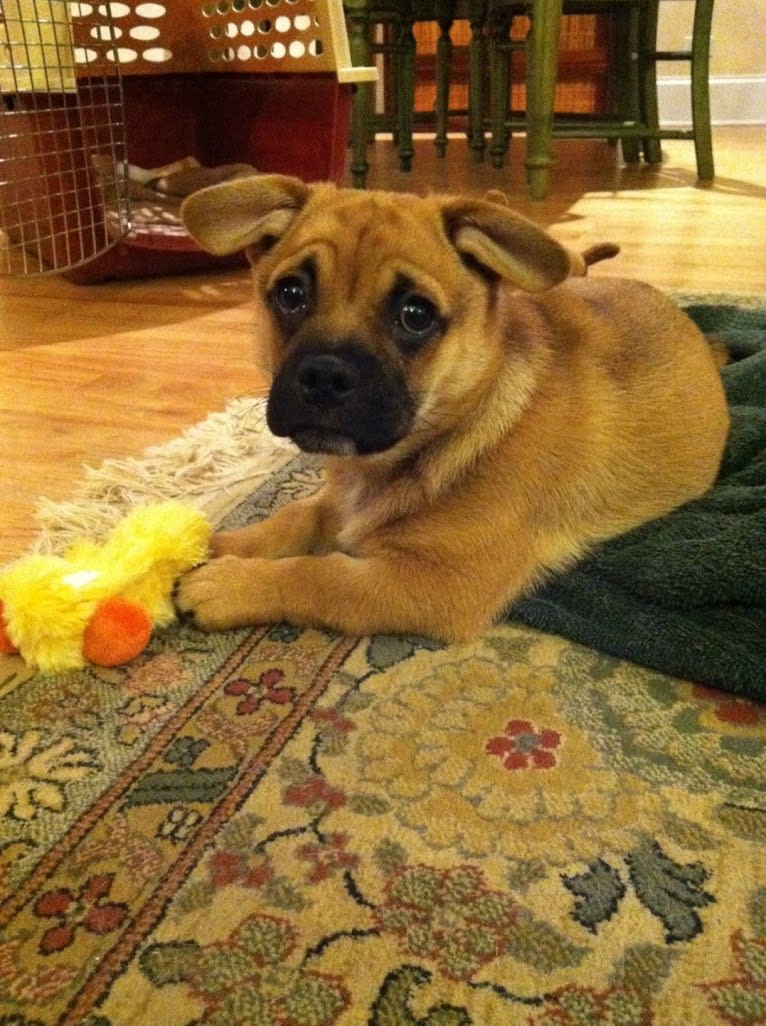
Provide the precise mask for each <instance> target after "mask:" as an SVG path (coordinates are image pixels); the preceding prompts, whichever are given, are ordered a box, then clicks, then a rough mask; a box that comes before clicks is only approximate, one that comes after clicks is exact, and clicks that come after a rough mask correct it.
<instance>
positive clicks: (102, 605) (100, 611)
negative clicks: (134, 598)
mask: <svg viewBox="0 0 766 1026" xmlns="http://www.w3.org/2000/svg"><path fill="white" fill-rule="evenodd" d="M151 635H152V620H151V617H150V616H149V614H148V613H147V612H146V611H145V610H143V609H141V607H140V606H137V605H135V603H133V602H128V601H126V600H125V599H123V598H109V599H104V601H103V602H99V604H98V605H97V606H96V611H95V612H94V614H93V616H92V617H91V618H90V620H89V621H88V625H87V627H86V628H85V631H84V633H83V636H82V654H83V655H84V656H85V658H86V659H87V660H88V662H89V663H93V664H94V665H95V666H119V665H120V663H127V662H129V661H130V660H131V659H135V658H136V656H137V655H140V654H141V653H142V652H143V650H144V649H145V648H146V646H147V645H148V644H149V638H150V637H151Z"/></svg>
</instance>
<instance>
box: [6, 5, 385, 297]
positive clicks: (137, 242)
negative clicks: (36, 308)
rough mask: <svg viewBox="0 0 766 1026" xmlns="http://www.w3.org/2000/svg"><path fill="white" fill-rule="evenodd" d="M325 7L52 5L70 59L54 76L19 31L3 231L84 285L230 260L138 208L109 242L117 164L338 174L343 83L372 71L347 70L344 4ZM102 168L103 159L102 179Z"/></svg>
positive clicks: (118, 187) (16, 27) (344, 130)
mask: <svg viewBox="0 0 766 1026" xmlns="http://www.w3.org/2000/svg"><path fill="white" fill-rule="evenodd" d="M331 2H332V0H217V2H210V0H172V2H171V0H167V2H165V3H159V2H144V0H125V2H112V3H110V4H108V5H105V4H98V5H97V4H95V3H79V4H78V3H72V4H68V5H63V4H62V8H64V7H67V8H68V10H69V14H68V22H67V24H66V26H62V25H61V24H59V25H55V26H52V30H54V29H55V31H56V32H57V33H58V35H59V40H58V42H57V47H56V52H60V51H61V49H62V47H61V46H60V45H59V43H60V37H61V34H62V33H69V38H70V42H71V52H72V63H71V65H70V66H67V67H65V68H64V69H63V70H62V69H54V70H53V73H51V71H50V69H49V67H48V66H47V64H45V62H46V61H49V59H50V55H51V53H52V52H53V50H52V48H51V47H48V48H47V49H45V48H43V47H40V48H39V50H40V53H39V54H35V53H33V52H31V51H30V48H29V46H28V45H26V41H25V47H24V51H25V53H26V59H27V61H28V63H29V64H30V67H29V68H24V67H22V68H21V70H20V71H18V69H16V68H13V69H12V73H13V74H14V75H17V76H18V79H17V81H18V83H19V89H18V91H17V92H16V93H15V94H13V95H10V96H9V95H8V91H7V89H6V88H5V87H4V96H5V97H6V100H5V105H6V109H5V110H3V111H2V112H0V207H2V213H3V219H2V222H1V223H0V224H1V226H2V227H3V228H4V229H5V233H6V236H8V237H10V238H11V240H12V241H13V242H15V243H16V244H17V245H23V246H24V248H25V249H27V250H32V251H33V252H34V253H35V254H36V255H37V256H38V257H39V258H40V259H41V260H43V261H44V262H45V263H46V264H47V265H48V266H49V267H51V268H52V269H54V270H62V271H63V273H66V274H67V276H68V277H70V278H72V279H73V280H75V281H79V282H83V283H90V282H96V281H102V280H104V279H106V278H125V277H137V276H143V275H149V274H159V273H170V272H177V271H186V270H194V269H197V268H202V267H210V266H215V265H216V264H230V263H231V262H232V259H231V258H230V259H226V260H221V259H220V258H213V257H211V256H210V255H208V254H206V253H204V252H202V251H201V250H200V249H199V248H198V247H197V246H196V244H195V243H194V242H193V240H192V239H191V238H190V237H189V236H188V235H187V234H186V233H185V231H184V230H183V229H182V226H180V224H178V223H175V224H173V223H171V221H172V219H169V218H168V217H164V218H160V217H158V218H157V220H156V221H153V220H152V210H151V209H150V208H149V209H145V208H144V207H142V206H141V205H140V204H136V203H132V206H133V208H134V211H133V218H132V219H133V227H132V228H131V230H130V231H128V232H127V234H125V235H124V236H123V237H122V238H121V239H120V240H119V241H115V240H116V239H117V238H118V237H119V236H120V234H121V233H122V232H124V230H125V227H126V219H125V193H126V189H127V185H126V183H125V181H124V180H123V179H122V178H121V176H120V174H119V169H120V168H121V167H122V166H123V165H124V162H125V160H126V159H127V161H129V162H130V163H131V164H133V165H138V166H140V167H145V168H153V167H159V166H161V165H164V164H168V163H171V162H173V161H176V160H179V159H181V158H183V157H187V156H194V157H195V158H197V159H198V160H199V161H200V162H201V163H202V164H203V165H205V166H217V165H220V164H227V163H247V164H251V165H253V166H254V167H256V168H257V169H258V170H259V171H278V172H283V173H286V174H294V175H297V176H298V177H301V178H304V179H306V180H319V179H330V180H337V179H339V178H340V176H341V175H342V173H343V169H344V164H345V156H346V146H347V139H348V131H349V121H350V92H349V91H350V88H351V86H350V85H349V84H346V82H341V81H339V78H341V79H346V81H349V80H350V79H352V78H355V77H366V78H369V77H371V75H372V74H373V73H371V69H362V70H361V71H360V72H359V74H358V75H356V74H354V71H355V70H356V69H354V70H352V69H350V68H349V67H348V66H347V65H348V59H347V41H346V40H345V26H343V25H341V28H342V35H343V38H342V40H341V45H340V48H338V44H337V37H338V33H339V31H340V30H339V26H338V20H337V19H338V11H339V10H340V6H339V4H338V3H336V5H335V7H334V8H332V11H333V13H332V14H331V13H330V11H331V7H330V5H331ZM15 3H16V6H17V10H18V11H22V10H23V5H20V4H19V3H18V0H15ZM11 6H12V5H11V4H10V0H6V2H5V5H3V8H0V10H3V11H4V12H5V20H6V22H7V24H6V26H5V27H6V29H7V36H8V39H10V40H11V50H12V49H13V46H12V36H13V33H14V32H15V33H16V35H19V33H21V34H23V33H24V30H25V26H24V24H23V14H17V22H16V23H15V24H12V16H11V14H10V13H9V11H10V8H11ZM2 27H3V25H2V24H0V28H2ZM34 38H35V39H36V38H37V36H35V37H34ZM344 46H345V50H344ZM30 54H31V55H30ZM339 54H340V61H341V63H344V64H345V65H346V66H345V67H343V68H341V67H339ZM35 60H36V61H37V62H38V63H37V64H35V63H34V61H35ZM2 70H3V69H2V66H0V74H1V73H2ZM51 84H52V85H53V86H54V87H55V88H48V89H42V88H41V85H47V86H50V85H51ZM59 87H60V88H59ZM97 163H98V169H97V166H96V165H97ZM104 165H111V167H112V168H113V173H112V174H111V177H110V176H109V174H108V175H107V179H108V181H106V183H105V180H104V175H103V167H104ZM150 207H151V205H150ZM30 225H31V226H33V230H29V226H30Z"/></svg>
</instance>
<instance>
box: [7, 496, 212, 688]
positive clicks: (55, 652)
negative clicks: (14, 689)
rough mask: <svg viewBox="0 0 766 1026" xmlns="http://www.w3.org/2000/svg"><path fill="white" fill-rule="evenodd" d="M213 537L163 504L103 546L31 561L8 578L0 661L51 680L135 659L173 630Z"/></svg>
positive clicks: (180, 506) (125, 524)
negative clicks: (184, 590) (14, 657)
mask: <svg viewBox="0 0 766 1026" xmlns="http://www.w3.org/2000/svg"><path fill="white" fill-rule="evenodd" d="M210 534H211V527H210V525H209V523H208V522H207V520H206V519H205V517H204V516H203V515H202V514H201V513H200V512H198V511H197V510H196V509H193V508H192V507H190V506H188V505H186V504H184V503H181V502H164V503H158V504H156V505H149V506H139V507H137V508H135V509H134V510H132V511H131V512H130V513H128V514H127V515H126V516H125V517H124V518H123V520H122V521H120V523H119V524H117V526H116V527H115V528H114V529H113V531H112V532H111V534H110V535H109V537H108V538H107V540H106V541H105V543H104V544H102V545H96V544H94V543H93V542H90V541H86V540H83V541H79V542H77V543H75V544H74V545H72V547H71V548H70V549H69V550H68V551H67V552H66V553H65V555H63V556H50V555H34V554H33V555H29V556H23V557H22V558H21V559H18V560H16V561H15V562H14V563H11V564H10V565H9V566H7V567H5V568H4V569H2V570H0V652H4V653H19V654H20V655H21V656H22V657H23V658H24V659H25V660H26V662H27V663H29V664H30V665H32V666H36V667H38V669H40V670H42V671H43V672H45V673H52V672H55V671H59V670H71V669H78V668H80V667H82V666H84V665H85V664H86V663H93V664H95V665H98V666H118V665H119V664H121V663H125V662H128V661H129V660H131V659H134V658H135V657H136V656H137V655H139V654H140V653H141V652H142V651H143V650H144V648H145V647H146V645H147V644H148V642H149V638H150V636H151V633H152V629H153V628H154V627H163V626H166V625H167V624H169V623H171V622H172V621H173V620H174V618H175V612H174V609H173V599H172V592H173V586H174V584H175V582H176V580H177V578H178V577H179V575H180V574H182V573H183V572H184V571H185V570H189V569H190V568H191V567H193V566H196V565H197V564H198V563H202V562H204V560H205V558H206V556H207V547H208V542H209V539H210Z"/></svg>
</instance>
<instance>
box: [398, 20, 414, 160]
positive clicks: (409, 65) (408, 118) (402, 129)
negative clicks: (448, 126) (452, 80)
mask: <svg viewBox="0 0 766 1026" xmlns="http://www.w3.org/2000/svg"><path fill="white" fill-rule="evenodd" d="M412 28H413V21H412V18H411V17H403V18H402V19H401V22H400V26H399V38H398V47H399V80H398V87H397V98H396V102H397V114H396V121H397V126H398V146H399V170H400V171H411V170H412V158H413V156H414V155H415V149H414V147H413V144H412V126H413V114H414V107H415V35H414V33H413V31H412Z"/></svg>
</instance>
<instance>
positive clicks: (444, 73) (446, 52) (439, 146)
mask: <svg viewBox="0 0 766 1026" xmlns="http://www.w3.org/2000/svg"><path fill="white" fill-rule="evenodd" d="M452 20H453V6H452V0H436V22H437V24H438V26H439V38H438V39H437V41H436V104H435V113H436V131H435V135H434V144H435V145H436V152H437V154H438V155H439V156H440V157H443V156H444V155H445V153H446V152H447V120H448V116H449V84H450V71H451V69H452V37H451V36H450V30H451V29H452Z"/></svg>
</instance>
